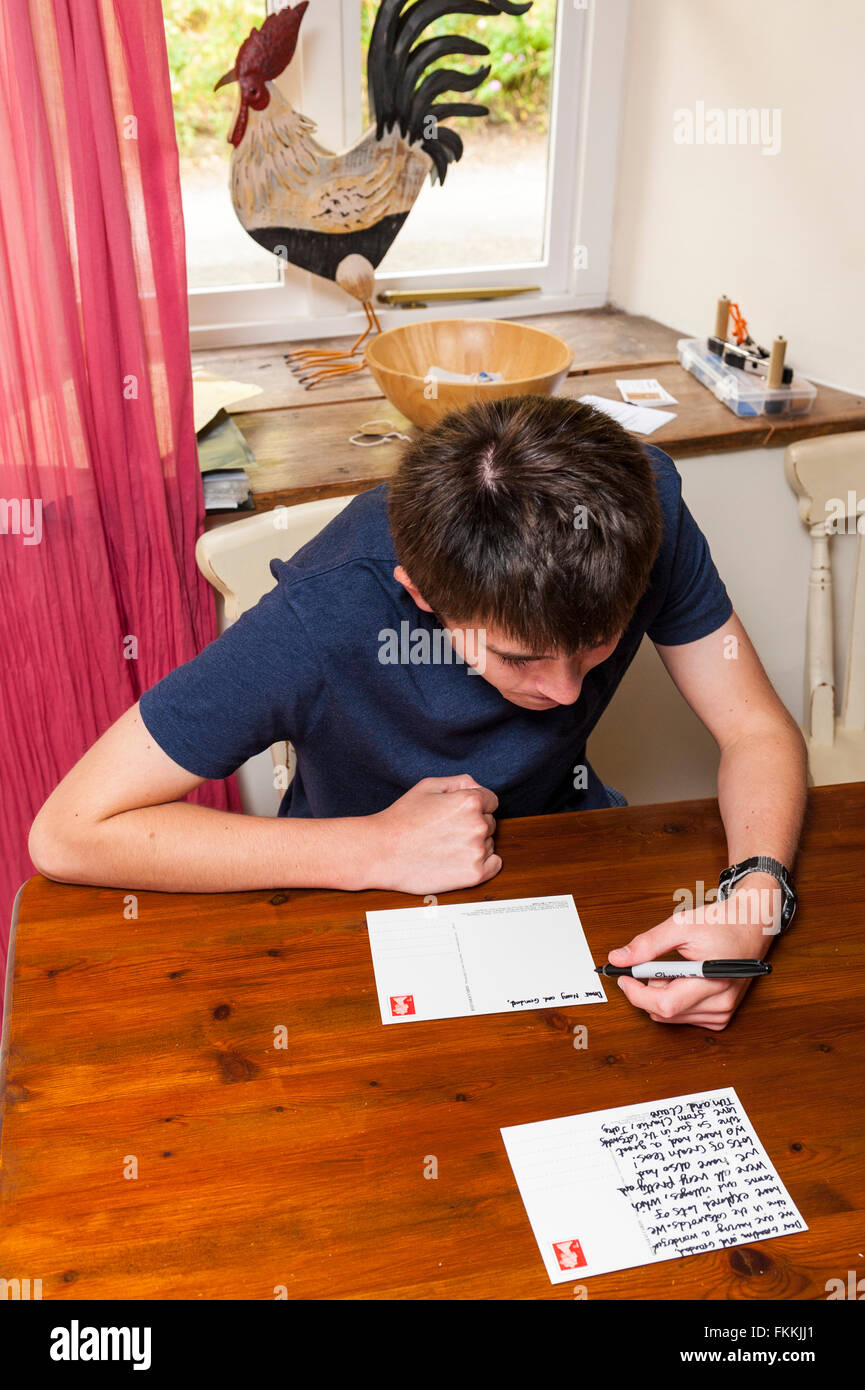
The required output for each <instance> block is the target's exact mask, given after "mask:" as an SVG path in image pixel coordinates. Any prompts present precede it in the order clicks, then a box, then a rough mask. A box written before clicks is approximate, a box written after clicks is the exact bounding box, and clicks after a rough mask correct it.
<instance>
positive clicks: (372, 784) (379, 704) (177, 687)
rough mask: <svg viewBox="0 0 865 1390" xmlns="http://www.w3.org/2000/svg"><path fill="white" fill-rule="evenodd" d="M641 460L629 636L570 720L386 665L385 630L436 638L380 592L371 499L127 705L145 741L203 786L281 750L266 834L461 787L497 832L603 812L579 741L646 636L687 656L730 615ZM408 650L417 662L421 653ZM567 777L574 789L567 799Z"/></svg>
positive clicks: (432, 671) (381, 564) (364, 498)
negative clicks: (282, 767)
mask: <svg viewBox="0 0 865 1390" xmlns="http://www.w3.org/2000/svg"><path fill="white" fill-rule="evenodd" d="M645 447H646V454H647V456H648V458H649V460H650V462H651V464H652V467H653V470H654V473H655V480H656V486H657V490H658V496H659V500H660V504H661V510H662V514H663V539H662V542H661V548H660V551H659V553H658V556H657V559H656V562H655V565H654V567H653V569H652V572H651V576H650V581H649V586H648V588H647V589H646V591H645V593H644V595H643V597H642V599H641V600H640V602H639V604H638V606H637V609H636V612H635V613H634V616H633V619H632V621H631V623H630V624H629V626H628V628H627V629H626V630H625V632H624V633H623V635H622V637H621V639H620V640H619V642H618V644H617V646H616V648H615V649H614V651H613V652H612V653H611V654H610V656H608V657H607V659H606V661H603V662H602V663H601V664H600V665H599V666H596V667H594V668H593V670H591V671H590V672H589V673H588V675H587V676H586V677H585V680H584V681H583V685H582V689H581V692H580V697H579V699H578V700H577V701H576V703H575V704H573V705H568V706H557V707H555V708H553V709H548V710H528V709H522V708H520V706H518V705H515V704H512V703H510V701H508V700H506V699H505V697H504V696H503V695H501V694H500V693H499V691H498V690H496V689H495V687H494V686H492V685H490V684H489V682H487V681H486V680H484V678H483V676H481V675H479V674H477V672H472V671H471V670H470V668H469V667H468V666H467V665H465V664H464V663H460V662H458V661H456V660H455V659H454V660H451V661H450V662H448V661H446V660H439V662H438V664H417V665H414V664H411V663H410V662H409V663H407V664H402V663H399V662H396V663H393V664H390V663H383V661H382V659H381V657H382V655H383V654H384V653H386V651H387V643H386V639H383V637H382V634H384V633H385V632H387V631H388V630H389V631H391V632H393V633H394V634H400V633H401V632H403V633H411V634H416V633H418V632H419V631H426V632H427V633H429V638H428V641H429V643H430V644H431V645H430V650H435V647H434V645H433V644H434V640H435V637H434V635H435V633H436V631H437V630H438V631H439V632H440V624H439V623H438V621H437V620H436V618H435V617H434V616H433V615H432V614H430V613H425V612H423V611H421V610H420V609H419V608H418V607H417V605H416V604H415V603H414V601H413V600H412V599H411V598H410V597H409V595H408V594H407V593H406V591H405V589H404V588H403V586H402V585H401V584H399V583H398V582H397V580H395V579H394V577H393V570H394V566H395V565H396V564H397V558H396V554H395V552H394V548H393V541H392V539H391V535H390V528H389V525H388V515H387V484H383V485H382V486H381V487H377V488H375V489H374V490H372V491H371V492H364V493H362V494H361V495H360V496H359V497H356V498H355V499H354V500H353V501H352V502H350V503H349V504H348V506H347V507H346V508H345V509H344V510H343V511H342V512H341V513H340V514H339V515H338V516H337V517H336V518H335V519H334V520H333V521H331V523H330V524H329V525H328V526H327V527H326V528H325V529H324V530H323V531H322V532H320V534H319V535H318V536H316V537H315V538H314V539H313V540H312V541H310V542H309V543H308V544H307V545H305V546H304V547H303V549H302V550H300V551H298V553H297V554H296V555H295V556H293V557H292V559H291V560H288V561H281V560H273V561H272V562H271V566H270V569H271V573H272V574H273V575H274V577H275V578H276V580H277V585H276V588H275V589H273V590H271V592H270V593H268V594H265V596H264V597H263V598H262V599H261V600H260V601H259V602H258V603H257V604H256V605H255V607H254V608H252V609H250V610H249V611H248V612H246V613H244V614H243V615H242V616H241V617H240V618H239V619H238V620H237V622H236V623H234V624H233V625H232V626H231V627H229V628H227V629H226V631H225V632H224V633H223V634H222V635H221V636H220V637H218V638H217V639H216V641H214V642H211V643H210V645H209V646H208V647H206V648H205V649H204V650H203V651H202V652H200V653H199V655H198V656H196V657H194V658H193V660H191V661H188V662H186V663H185V664H184V665H183V666H179V667H178V668H177V669H176V670H174V671H172V672H170V674H169V675H167V676H165V677H164V678H163V679H162V680H161V681H159V682H158V683H157V684H156V685H154V686H153V687H152V688H151V689H150V690H148V691H146V692H145V693H144V694H143V695H142V697H141V714H142V718H143V720H144V723H145V725H146V727H147V729H148V730H149V731H150V733H151V734H152V736H153V737H154V738H155V740H156V742H157V743H158V744H159V745H160V747H161V748H162V749H164V751H165V752H166V753H167V754H168V756H169V757H170V758H172V759H173V760H174V761H175V762H176V763H179V764H180V766H181V767H183V768H186V769H187V771H189V772H191V773H193V774H195V775H196V776H198V777H205V778H218V777H227V776H228V775H229V774H230V773H232V772H234V771H235V769H236V768H238V767H239V766H240V765H241V764H242V763H244V762H245V761H246V760H247V758H250V757H252V756H253V754H255V753H259V752H261V750H262V749H265V748H267V747H269V745H270V744H272V743H275V742H277V741H278V740H280V739H289V740H290V741H291V742H292V744H293V745H294V747H295V750H296V752H297V774H296V776H295V777H294V779H293V781H292V783H291V785H290V786H289V788H288V790H287V792H286V794H285V796H284V797H283V800H282V804H281V806H280V808H279V814H280V815H281V816H314V817H325V816H328V817H330V816H363V815H370V814H372V813H373V812H375V811H381V810H383V809H384V808H385V807H386V806H390V805H391V804H392V803H393V802H394V801H396V800H397V798H398V797H400V796H402V794H403V793H404V792H406V791H408V790H409V788H410V787H413V786H414V785H415V784H416V783H417V782H419V781H420V780H421V779H422V778H424V777H447V776H451V775H453V774H456V773H464V772H468V773H470V774H471V775H472V777H474V779H475V781H477V782H479V783H480V784H481V786H483V787H489V788H490V789H491V790H492V791H494V792H495V793H496V795H497V796H498V798H499V810H498V812H497V815H498V816H500V817H507V816H531V815H541V814H544V813H546V812H551V811H565V810H588V809H591V808H595V807H602V806H607V805H608V804H609V801H608V798H607V795H606V793H605V791H604V787H603V784H602V782H601V781H600V779H599V778H598V777H597V775H596V774H595V772H594V770H593V769H592V768H591V767H589V766H588V764H587V762H586V740H587V739H588V737H589V734H590V733H591V732H592V729H593V728H594V727H595V724H596V723H597V721H598V719H599V718H600V716H601V714H602V713H603V711H604V709H605V708H606V706H607V705H608V703H609V701H610V699H611V698H612V696H613V693H614V692H615V690H616V687H617V686H618V684H619V682H620V681H621V679H622V677H623V675H624V674H625V671H626V670H627V668H628V666H629V665H630V663H631V661H632V660H633V659H634V656H635V655H636V652H637V649H638V648H639V645H640V642H641V640H642V638H643V635H644V634H645V633H648V635H649V637H650V638H651V640H652V641H655V642H658V643H660V644H662V645H676V644H679V643H683V642H693V641H696V640H697V639H698V638H700V637H705V636H706V635H707V634H708V633H710V632H715V631H716V630H717V629H718V628H719V627H721V626H722V625H723V624H724V623H725V622H726V621H727V619H728V618H729V616H730V613H731V611H732V606H731V603H730V600H729V598H728V596H727V591H726V589H725V588H724V585H723V584H722V582H721V580H720V578H719V576H718V572H717V570H716V569H715V566H714V564H713V562H712V557H711V555H710V553H709V547H708V545H707V543H706V539H705V537H704V536H703V534H702V532H701V531H700V529H699V527H698V526H697V525H696V523H695V521H694V519H693V517H692V516H691V514H690V512H689V511H688V508H687V507H686V506H685V504H684V502H683V500H682V494H681V479H680V477H679V474H678V472H677V471H676V467H675V464H674V463H673V462H672V460H671V459H670V458H668V457H667V455H666V454H664V453H663V452H662V451H661V450H660V449H657V448H654V447H653V446H651V445H648V446H645ZM404 623H407V624H408V627H407V628H405V629H403V628H401V624H404ZM416 641H417V645H416V651H417V653H418V654H419V655H423V651H422V642H423V639H419V640H418V639H416ZM438 645H439V652H441V642H440V639H439V644H438ZM403 650H404V651H405V645H404V648H403ZM391 654H393V652H392V653H391ZM580 765H584V766H586V767H587V769H588V771H587V782H586V785H585V787H584V788H583V787H582V785H580V787H579V789H575V787H574V782H575V780H577V781H578V782H580V778H579V775H578V776H577V778H576V779H575V775H574V770H575V768H576V767H578V766H580Z"/></svg>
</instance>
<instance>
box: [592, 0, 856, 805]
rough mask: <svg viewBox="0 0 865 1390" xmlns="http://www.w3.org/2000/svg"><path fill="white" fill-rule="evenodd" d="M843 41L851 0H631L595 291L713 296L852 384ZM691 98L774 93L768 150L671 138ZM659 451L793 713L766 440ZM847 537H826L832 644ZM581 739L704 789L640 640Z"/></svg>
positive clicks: (842, 615)
mask: <svg viewBox="0 0 865 1390" xmlns="http://www.w3.org/2000/svg"><path fill="white" fill-rule="evenodd" d="M863 53H865V5H863V4H862V3H861V0H822V3H820V4H818V5H814V4H810V3H806V2H805V0H762V3H760V4H755V3H754V0H724V3H713V4H709V3H706V0H631V7H630V25H629V34H628V49H627V58H626V78H625V92H626V96H625V110H624V114H623V120H622V134H621V145H620V158H619V167H618V191H617V197H616V211H615V217H614V236H613V250H612V262H611V272H610V298H611V300H612V301H613V302H614V303H615V304H617V305H619V306H620V307H621V308H623V309H626V310H627V311H628V312H630V313H635V314H647V315H649V316H650V317H652V318H655V319H659V320H660V321H661V322H663V323H668V324H671V325H673V326H674V327H676V328H681V329H682V330H683V331H685V332H687V333H693V334H695V335H703V334H706V333H709V332H711V331H712V330H713V326H714V305H715V301H716V300H717V298H718V296H719V295H720V294H728V295H729V296H730V298H731V299H734V300H737V301H738V303H739V305H740V307H741V308H742V310H743V312H744V313H745V316H746V318H747V319H748V322H749V326H750V328H751V332H752V334H753V336H754V337H755V338H756V340H757V341H758V342H762V343H768V342H769V341H771V339H772V338H773V337H774V336H775V335H776V334H777V333H783V334H784V336H785V337H786V338H787V340H788V343H789V348H788V361H790V362H792V363H793V364H794V365H795V367H796V368H797V370H800V371H801V372H802V373H803V374H804V375H806V376H811V377H813V378H816V379H817V380H818V381H824V382H829V383H832V384H834V385H837V386H842V387H844V388H846V389H848V390H852V391H856V392H862V391H863V390H865V331H863V307H865V249H863V226H865V159H863V158H862V155H861V149H860V145H861V131H862V126H863V121H862V114H861V113H862V87H863V81H862V55H863ZM698 102H702V103H703V106H704V109H705V110H707V111H708V109H709V108H713V107H715V108H722V109H723V110H724V111H725V112H726V111H727V110H728V109H729V108H746V109H747V108H752V107H753V108H756V109H757V110H760V109H761V108H764V109H765V110H766V112H767V113H772V112H774V111H775V110H777V111H779V112H780V117H779V118H778V117H768V118H767V120H772V119H774V120H776V121H779V124H777V125H776V126H775V130H776V131H777V132H779V134H780V142H779V150H778V153H776V154H767V155H764V154H763V153H762V146H761V144H759V143H758V144H757V145H749V144H744V145H740V144H709V143H704V144H696V143H694V144H691V145H689V144H679V143H676V141H675V140H674V128H675V117H674V112H676V111H678V110H682V109H688V110H690V111H692V112H693V113H694V117H695V123H696V116H697V103H698ZM771 130H772V126H771V124H770V123H767V126H766V134H767V135H770V134H771ZM767 143H769V142H768V141H767ZM658 442H659V443H660V444H661V447H662V448H663V440H662V439H659V440H658ZM677 463H678V465H679V471H680V472H681V474H682V479H683V486H684V494H685V499H686V501H687V502H688V505H689V506H690V508H691V510H692V511H693V513H694V515H695V517H696V519H697V521H698V523H699V525H700V526H701V527H702V529H703V531H704V532H705V534H706V535H707V537H708V539H709V543H710V546H711V548H712V553H713V556H714V558H715V561H716V564H717V566H718V569H719V570H720V572H721V576H722V578H723V579H724V581H725V582H726V584H727V587H728V589H729V591H730V594H731V597H732V599H733V603H734V606H735V608H736V610H737V611H738V613H739V616H740V617H741V618H742V621H743V622H744V624H745V627H746V628H747V629H748V631H749V633H750V635H751V638H752V640H753V641H754V644H755V646H756V648H757V650H758V652H759V654H760V656H761V658H762V660H763V664H764V665H765V667H766V669H767V671H768V673H769V676H770V677H771V679H772V681H773V683H774V685H775V687H776V689H777V690H778V692H779V694H780V695H781V698H782V699H783V700H784V702H785V704H786V705H787V707H788V709H790V711H791V713H793V715H794V716H795V718H796V719H797V720H799V721H801V720H802V718H803V715H804V704H803V686H804V650H805V603H806V596H807V583H808V563H809V541H808V536H807V532H806V530H805V528H804V527H803V526H802V524H801V523H800V522H799V520H798V517H797V513H796V506H795V499H794V498H793V496H792V494H791V492H790V490H789V488H788V487H787V484H786V481H785V479H784V473H783V450H780V449H765V450H753V451H747V452H744V453H730V454H720V455H706V456H703V457H698V458H686V459H683V460H681V461H679V460H677ZM848 539H849V538H845V537H839V538H838V539H837V540H836V541H835V543H834V549H835V552H836V553H835V556H834V563H835V565H836V581H837V588H836V652H843V650H844V647H845V646H846V633H847V621H848V612H849V607H848V604H847V603H846V602H845V599H846V598H847V596H848V595H849V592H850V585H851V582H852V549H851V545H850V544H848V543H847V541H848ZM842 675H843V670H840V671H836V686H837V684H840V677H841V676H842ZM589 756H590V757H591V759H592V761H593V762H594V765H595V767H596V769H597V770H598V772H599V773H600V774H601V775H602V776H603V777H604V779H605V780H606V781H608V782H611V783H612V784H614V785H616V786H618V787H620V789H621V790H622V791H623V792H624V793H625V795H626V796H628V798H629V799H630V800H632V801H634V802H645V801H656V800H657V801H666V800H673V799H675V798H677V797H685V796H711V795H714V792H715V771H716V767H717V753H716V750H715V746H714V743H713V741H712V739H711V737H710V736H709V734H708V733H707V732H706V730H705V729H703V727H702V726H701V725H700V724H699V722H698V721H697V720H696V719H695V717H694V716H693V715H692V714H691V711H690V710H689V709H688V707H687V705H686V704H685V703H684V701H683V700H682V699H681V698H680V697H679V696H678V694H677V692H676V691H675V689H674V688H673V687H672V685H671V682H670V680H669V678H668V677H667V675H666V672H665V671H664V668H663V666H662V665H661V663H660V660H659V658H658V657H657V654H656V653H655V651H654V648H653V647H652V646H651V644H650V643H644V646H643V649H642V650H641V652H640V654H639V656H638V658H637V660H636V661H635V663H634V665H633V667H632V668H631V670H630V672H629V673H628V676H627V677H626V679H625V681H624V682H623V684H622V686H621V688H620V689H619V691H618V692H617V695H616V697H615V699H614V701H613V703H612V705H611V706H610V709H609V711H608V712H607V715H606V717H605V719H604V721H603V722H602V724H601V725H600V727H599V729H598V732H597V734H596V735H595V736H594V737H593V739H592V740H591V743H590V746H589Z"/></svg>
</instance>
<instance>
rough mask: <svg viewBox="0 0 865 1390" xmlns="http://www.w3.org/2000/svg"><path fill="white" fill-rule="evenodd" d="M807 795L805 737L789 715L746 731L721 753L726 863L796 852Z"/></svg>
mask: <svg viewBox="0 0 865 1390" xmlns="http://www.w3.org/2000/svg"><path fill="white" fill-rule="evenodd" d="M806 795H807V756H806V751H805V744H804V740H803V739H802V735H801V733H800V732H799V730H798V728H797V727H796V725H795V724H794V723H793V721H792V719H789V720H779V721H778V723H777V724H775V725H773V726H772V727H771V728H770V729H767V728H765V727H764V728H762V729H760V730H759V731H755V732H752V733H748V734H745V735H743V736H742V738H740V739H737V740H736V741H735V742H734V743H733V744H731V745H730V746H729V747H727V748H725V749H724V750H723V751H722V753H721V763H720V767H719V769H718V805H719V808H720V811H721V818H722V820H723V822H724V829H725V831H726V833H727V849H728V854H729V862H730V863H731V864H738V863H740V862H741V860H743V859H749V858H750V857H751V856H752V855H755V854H764V855H769V856H771V858H773V859H778V860H779V861H780V862H781V863H782V864H786V865H787V867H788V868H789V867H790V866H791V865H792V864H793V861H794V859H795V857H796V850H797V848H798V844H799V836H800V835H801V832H802V821H803V818H804V814H805V801H806Z"/></svg>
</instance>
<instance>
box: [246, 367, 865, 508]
mask: <svg viewBox="0 0 865 1390" xmlns="http://www.w3.org/2000/svg"><path fill="white" fill-rule="evenodd" d="M641 370H642V369H641ZM628 374H630V375H634V373H633V372H631V373H626V375H628ZM648 374H649V375H651V376H655V377H657V378H658V380H659V381H660V382H661V385H662V386H665V387H666V388H667V389H668V391H670V393H671V394H672V395H674V396H675V397H676V400H677V401H678V402H679V404H678V405H675V406H671V407H670V409H671V410H672V411H675V413H676V418H675V420H670V421H668V422H667V423H666V424H664V425H662V426H661V428H660V429H658V430H656V431H655V433H654V434H652V435H650V436H645V438H646V442H647V443H651V444H657V445H658V446H659V448H661V449H663V450H664V451H665V452H666V453H669V454H671V455H672V457H673V458H674V459H676V458H684V457H686V456H689V455H695V454H709V453H712V454H714V453H722V452H725V451H727V450H731V449H755V448H759V447H762V446H775V445H787V444H792V443H793V442H794V440H797V439H808V438H811V437H813V436H815V435H824V434H835V433H839V432H842V431H847V430H862V429H865V399H863V398H862V397H860V396H854V395H851V394H850V393H849V392H845V391H836V390H835V389H833V388H832V387H828V386H820V387H819V388H818V392H817V399H816V401H815V402H814V406H813V409H812V410H811V411H810V412H809V414H807V415H802V416H798V417H791V418H790V419H783V418H776V417H772V416H765V415H759V416H754V417H752V418H750V419H740V418H739V417H738V416H736V415H734V414H733V412H732V411H731V410H728V409H727V407H726V406H725V405H722V404H721V402H720V401H718V400H716V399H715V397H714V396H713V395H712V393H711V392H710V391H708V390H707V389H706V387H705V386H701V384H700V383H699V381H697V379H696V378H695V377H693V376H692V375H691V373H690V372H686V371H685V370H684V368H683V367H680V366H679V365H678V364H677V363H666V364H663V365H660V366H655V367H653V368H652V369H651V371H650V372H649V373H648ZM620 376H622V369H621V368H619V369H617V370H616V371H613V372H600V373H593V374H592V375H591V376H582V375H576V376H575V375H573V374H572V375H571V376H569V377H567V378H566V379H565V381H564V382H563V384H562V386H561V387H560V388H559V391H558V392H557V394H558V395H560V396H570V397H573V398H574V399H578V398H579V397H580V396H584V395H595V396H606V397H608V398H609V399H611V400H616V401H619V400H621V396H620V394H619V390H618V387H617V386H616V378H617V377H620ZM257 399H259V398H258V397H256V400H257ZM375 419H386V420H390V421H392V422H393V424H394V425H395V426H396V427H397V428H399V429H400V431H401V432H402V433H405V434H409V435H412V434H416V433H417V432H418V431H417V430H416V428H415V426H413V425H411V424H410V423H409V421H407V420H406V419H405V417H404V416H402V415H400V413H399V411H398V410H396V408H395V407H394V406H392V405H391V404H390V402H389V401H386V400H384V399H381V400H379V401H369V400H363V401H360V400H350V401H336V402H332V403H330V404H327V405H326V406H322V407H321V408H320V409H294V408H292V409H286V410H269V411H261V410H259V411H249V412H247V411H246V410H245V409H240V410H239V411H237V412H236V413H235V414H234V420H235V422H236V424H237V425H238V426H239V427H240V429H241V430H242V432H243V434H244V436H245V438H246V440H247V442H248V443H249V446H250V448H251V449H252V452H253V453H254V455H255V458H256V467H255V469H254V471H251V472H250V486H251V488H252V492H253V496H254V499H255V503H256V509H257V510H259V511H267V510H270V509H271V508H273V507H275V506H278V505H282V506H291V505H293V504H294V503H296V502H310V501H313V500H315V499H316V498H319V497H338V496H340V495H342V494H343V493H354V492H363V491H365V490H366V489H367V488H370V487H377V486H378V484H379V483H380V482H382V481H383V480H384V479H385V478H388V477H390V475H391V474H392V473H393V471H394V469H395V467H396V465H397V462H398V460H399V455H400V450H401V448H402V444H401V442H400V441H399V440H389V441H387V442H384V443H381V444H377V445H375V446H374V447H372V448H366V447H363V446H358V445H356V444H351V443H350V442H349V440H350V437H351V436H352V435H353V434H356V433H357V432H358V431H359V429H360V427H361V425H363V424H365V423H366V422H368V421H370V420H375Z"/></svg>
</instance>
